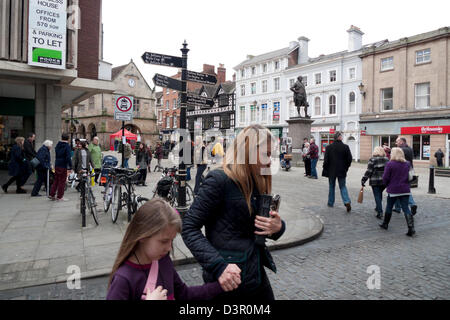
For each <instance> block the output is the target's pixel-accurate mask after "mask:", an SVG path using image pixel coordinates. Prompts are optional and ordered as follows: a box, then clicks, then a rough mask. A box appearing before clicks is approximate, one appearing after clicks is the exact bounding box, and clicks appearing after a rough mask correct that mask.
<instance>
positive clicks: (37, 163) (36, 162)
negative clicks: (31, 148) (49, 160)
mask: <svg viewBox="0 0 450 320" xmlns="http://www.w3.org/2000/svg"><path fill="white" fill-rule="evenodd" d="M30 163H31V166H32V167H33V169H36V168H37V167H38V166H39V165H40V164H41V162H40V161H39V159H38V158H36V157H34V158H33V159H32V160H31V161H30Z"/></svg>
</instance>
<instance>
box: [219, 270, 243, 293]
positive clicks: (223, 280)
mask: <svg viewBox="0 0 450 320" xmlns="http://www.w3.org/2000/svg"><path fill="white" fill-rule="evenodd" d="M219 283H220V286H221V287H222V289H223V291H225V292H228V291H233V290H234V289H237V287H239V285H240V284H241V269H239V267H238V266H237V265H235V264H229V265H228V266H227V267H226V268H225V270H224V271H223V272H222V275H221V276H220V278H219Z"/></svg>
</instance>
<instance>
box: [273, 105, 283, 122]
mask: <svg viewBox="0 0 450 320" xmlns="http://www.w3.org/2000/svg"><path fill="white" fill-rule="evenodd" d="M280 112H281V110H280V103H279V102H274V103H273V122H275V123H278V122H280Z"/></svg>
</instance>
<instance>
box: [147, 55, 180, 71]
mask: <svg viewBox="0 0 450 320" xmlns="http://www.w3.org/2000/svg"><path fill="white" fill-rule="evenodd" d="M142 60H144V62H145V63H149V64H156V65H159V66H167V67H175V68H181V67H182V66H183V63H182V59H181V57H174V56H168V55H165V54H159V53H153V52H146V53H144V54H143V55H142Z"/></svg>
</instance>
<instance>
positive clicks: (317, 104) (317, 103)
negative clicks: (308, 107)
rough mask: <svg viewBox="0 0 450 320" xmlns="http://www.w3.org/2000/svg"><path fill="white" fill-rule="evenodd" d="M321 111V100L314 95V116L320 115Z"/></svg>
mask: <svg viewBox="0 0 450 320" xmlns="http://www.w3.org/2000/svg"><path fill="white" fill-rule="evenodd" d="M321 113H322V108H321V101H320V98H319V97H316V99H314V114H315V115H316V116H320V115H321Z"/></svg>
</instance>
